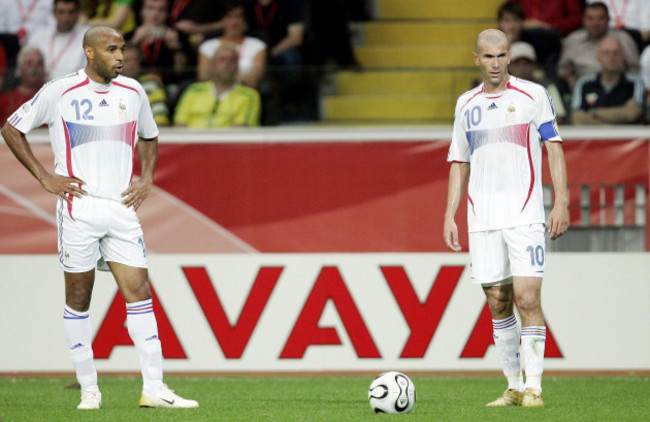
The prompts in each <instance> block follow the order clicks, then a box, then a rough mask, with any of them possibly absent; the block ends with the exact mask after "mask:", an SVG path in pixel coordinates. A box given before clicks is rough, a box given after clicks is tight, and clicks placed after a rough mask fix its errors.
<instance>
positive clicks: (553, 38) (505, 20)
mask: <svg viewBox="0 0 650 422" xmlns="http://www.w3.org/2000/svg"><path fill="white" fill-rule="evenodd" d="M524 18H525V15H524V8H523V7H522V6H521V5H520V4H519V3H514V2H512V1H506V2H505V3H503V4H502V5H501V6H500V7H499V9H497V24H498V27H499V29H500V30H501V31H503V32H504V33H505V34H506V35H507V36H508V41H510V43H511V44H512V43H514V42H516V41H524V42H527V43H529V44H530V45H532V46H533V48H535V55H536V56H537V62H538V63H539V64H541V65H542V66H544V67H546V68H547V70H549V71H551V70H552V69H554V66H555V64H556V63H557V62H558V60H559V58H560V50H561V49H562V38H561V36H560V34H559V32H557V31H548V32H546V33H545V34H544V36H539V34H538V32H537V31H535V30H530V29H525V28H524Z"/></svg>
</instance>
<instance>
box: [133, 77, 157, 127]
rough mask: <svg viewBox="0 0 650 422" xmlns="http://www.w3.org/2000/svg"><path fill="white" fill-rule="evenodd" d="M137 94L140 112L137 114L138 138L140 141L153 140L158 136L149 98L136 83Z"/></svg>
mask: <svg viewBox="0 0 650 422" xmlns="http://www.w3.org/2000/svg"><path fill="white" fill-rule="evenodd" d="M137 86H138V93H139V94H140V98H142V101H140V112H139V113H138V136H139V137H141V138H142V139H153V138H155V137H156V136H158V133H159V131H158V125H156V121H155V120H154V118H153V112H152V111H151V104H149V97H148V96H147V93H146V92H145V90H144V88H142V85H140V84H139V83H138V85H137Z"/></svg>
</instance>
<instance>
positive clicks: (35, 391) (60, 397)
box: [0, 375, 650, 422]
mask: <svg viewBox="0 0 650 422" xmlns="http://www.w3.org/2000/svg"><path fill="white" fill-rule="evenodd" d="M411 378H412V379H413V382H414V383H415V386H416V389H417V401H416V404H415V408H414V409H413V411H412V412H411V413H409V414H404V415H375V414H374V413H373V412H372V410H371V409H370V406H368V402H367V389H368V386H369V385H370V382H371V381H372V379H373V376H370V375H359V376H352V375H350V376H347V375H346V376H340V375H337V376H327V375H318V376H200V377H178V376H167V377H166V382H167V383H168V384H169V386H170V388H172V389H175V390H176V391H177V392H178V393H179V394H180V395H181V396H184V397H188V398H193V399H196V400H198V401H199V403H200V407H199V408H198V409H175V410H171V409H140V408H138V406H137V404H138V399H139V394H140V388H141V381H140V378H139V377H135V376H116V375H100V388H101V389H102V394H103V406H102V409H101V410H99V411H80V410H76V409H75V407H76V405H77V404H78V402H79V391H78V390H77V389H75V388H71V385H72V384H73V383H74V379H73V378H71V377H16V378H14V377H11V376H4V377H0V422H14V421H19V422H23V421H26V422H28V421H38V422H49V421H65V422H68V421H84V422H86V421H90V422H92V421H111V422H116V421H117V422H131V421H137V422H145V421H161V420H164V421H192V422H196V421H246V422H250V421H282V422H293V421H307V422H308V421H328V422H329V421H345V422H353V421H375V422H376V421H386V420H391V421H392V420H399V421H402V420H403V421H463V422H465V421H481V422H485V421H503V420H508V421H509V422H510V421H526V422H530V421H572V422H575V421H590V422H591V421H615V422H621V421H648V420H650V399H649V397H650V377H648V376H639V375H637V376H635V375H629V376H604V377H598V376H557V377H556V376H547V377H545V378H544V398H545V401H546V407H545V408H542V409H525V408H520V407H517V408H486V407H484V405H485V403H487V402H488V401H491V400H493V399H494V398H496V397H497V396H498V395H499V394H500V393H501V392H502V390H503V389H504V388H505V380H504V379H503V378H502V377H496V376H434V375H414V376H412V377H411Z"/></svg>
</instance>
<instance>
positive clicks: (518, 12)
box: [497, 1, 526, 21]
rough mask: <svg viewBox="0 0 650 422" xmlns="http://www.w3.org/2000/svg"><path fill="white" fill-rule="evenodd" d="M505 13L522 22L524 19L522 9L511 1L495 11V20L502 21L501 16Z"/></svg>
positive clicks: (524, 15)
mask: <svg viewBox="0 0 650 422" xmlns="http://www.w3.org/2000/svg"><path fill="white" fill-rule="evenodd" d="M506 13H509V14H511V15H515V16H516V17H518V18H519V19H521V20H522V21H523V20H524V18H525V17H526V14H525V13H524V8H523V7H522V6H521V4H519V3H515V2H512V1H507V2H505V3H503V4H502V5H501V6H500V7H499V9H497V19H498V20H501V19H503V15H505V14H506Z"/></svg>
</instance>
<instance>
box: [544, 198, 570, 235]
mask: <svg viewBox="0 0 650 422" xmlns="http://www.w3.org/2000/svg"><path fill="white" fill-rule="evenodd" d="M547 226H548V232H549V237H550V238H551V240H555V239H557V238H558V237H560V236H562V235H563V234H564V233H566V231H567V230H568V229H569V209H568V208H567V207H564V206H562V205H556V206H554V207H553V209H552V210H551V213H550V214H549V215H548V224H547Z"/></svg>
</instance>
